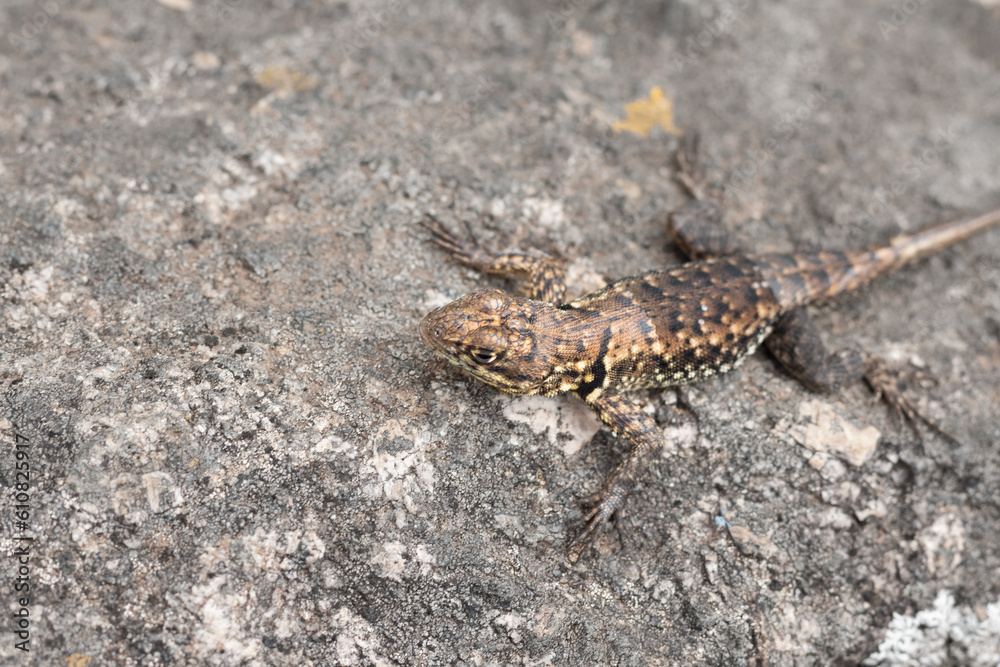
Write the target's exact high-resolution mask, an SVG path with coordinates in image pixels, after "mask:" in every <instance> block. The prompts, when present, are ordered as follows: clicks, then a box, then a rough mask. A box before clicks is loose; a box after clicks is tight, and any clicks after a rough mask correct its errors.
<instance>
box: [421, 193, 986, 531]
mask: <svg viewBox="0 0 1000 667" xmlns="http://www.w3.org/2000/svg"><path fill="white" fill-rule="evenodd" d="M682 182H685V183H686V185H687V187H688V189H689V191H690V192H692V194H695V195H696V196H697V195H698V193H697V190H696V189H695V188H694V187H693V186H692V185H691V183H692V181H690V180H688V181H683V180H682ZM719 218H720V212H719V209H718V208H717V207H716V206H715V205H714V204H711V203H709V202H707V201H703V200H699V199H696V200H695V201H692V202H690V203H688V204H687V205H686V206H685V207H683V208H682V209H681V210H680V211H678V212H676V213H674V214H672V215H671V216H670V218H669V225H670V229H671V232H672V234H673V236H674V238H675V240H676V242H677V243H678V244H679V246H680V247H681V248H682V249H683V250H684V252H685V253H686V254H687V255H688V256H689V257H690V258H691V259H692V260H694V261H691V262H688V263H686V264H683V265H680V266H677V267H675V268H670V269H666V270H663V271H652V272H649V273H643V274H640V275H636V276H632V277H629V278H623V279H621V280H618V281H617V282H614V283H612V284H610V285H608V286H607V287H605V288H604V289H602V290H599V291H597V292H593V293H591V294H587V295H586V296H583V297H581V298H579V299H576V300H575V301H572V302H569V303H565V302H564V299H563V295H564V293H565V282H564V271H563V267H562V265H561V263H560V262H559V261H557V260H556V259H554V258H552V257H550V256H548V255H545V254H544V253H540V252H537V251H536V252H518V251H514V252H505V253H494V252H491V251H489V250H487V249H485V248H483V247H482V246H480V245H479V244H478V243H477V242H476V241H475V240H474V238H471V230H470V232H469V234H470V240H461V239H459V238H458V237H456V236H454V235H453V234H452V233H451V232H449V231H448V230H447V229H446V228H445V227H444V226H443V225H442V224H441V223H440V222H439V221H438V220H437V219H436V218H434V217H433V216H427V218H425V220H424V222H423V224H424V226H425V227H426V228H427V229H428V230H429V231H430V232H431V234H432V235H433V237H434V240H435V241H436V243H437V244H438V245H440V246H441V247H442V248H444V249H445V250H446V251H448V253H450V255H451V256H452V257H453V258H454V259H455V260H456V261H458V262H459V263H461V264H464V265H466V266H469V267H472V268H474V269H477V270H479V271H482V272H484V273H489V274H495V275H500V276H505V277H510V278H518V279H520V280H521V281H522V285H521V291H522V292H523V294H524V295H525V296H514V295H510V294H506V293H504V292H502V291H500V290H498V289H486V290H480V291H477V292H473V293H471V294H468V295H466V296H463V297H462V298H460V299H458V300H457V301H454V302H452V303H449V304H448V305H446V306H443V307H441V308H438V309H437V310H435V311H433V312H431V313H429V314H428V315H427V316H426V317H425V318H424V320H423V321H422V322H421V323H420V335H421V337H422V338H423V340H424V342H426V343H427V345H429V346H430V348H431V349H432V350H433V351H434V353H435V354H437V355H438V356H440V357H442V358H444V359H446V360H447V361H449V362H451V363H452V364H454V365H456V366H458V367H459V368H461V369H462V370H464V371H466V372H467V373H469V374H470V375H472V376H474V377H476V378H478V379H480V380H482V381H483V382H486V383H487V384H490V385H493V386H495V387H497V388H499V389H501V390H502V391H505V392H507V393H511V394H520V395H535V394H540V395H543V396H552V395H555V394H561V393H564V392H573V393H575V394H576V395H577V396H579V397H580V398H581V399H582V400H583V401H584V402H585V403H586V404H587V405H589V406H590V407H591V408H592V409H593V410H594V411H595V412H596V413H597V415H598V417H600V419H601V420H602V421H603V422H604V423H605V424H607V425H608V426H609V427H611V430H612V431H613V432H614V433H615V435H617V436H620V437H623V438H625V439H626V440H627V441H628V443H629V445H630V446H631V451H630V452H629V454H628V455H627V456H626V458H625V459H624V460H623V461H622V462H621V464H620V465H619V466H618V467H617V469H616V470H615V471H614V472H613V473H611V475H609V476H608V477H607V479H606V480H605V481H604V483H603V485H602V486H601V488H600V490H599V491H597V492H596V493H594V494H592V495H590V496H588V497H586V498H584V499H582V500H581V501H580V502H581V504H582V505H583V507H584V509H585V511H584V515H583V517H582V518H581V519H580V521H578V522H577V527H578V529H579V532H578V534H577V535H576V537H575V538H574V539H573V540H572V542H571V543H570V547H571V548H576V547H579V546H582V545H583V544H585V543H586V542H587V541H589V540H590V539H591V538H592V537H593V535H594V531H595V530H596V529H597V528H598V527H599V526H600V525H601V524H603V523H604V522H606V521H608V520H609V519H610V518H611V517H612V516H613V515H615V514H616V513H617V512H618V511H619V510H620V509H621V507H622V505H623V503H624V501H625V498H626V497H627V496H628V494H629V492H630V491H631V490H632V488H633V487H634V486H635V484H636V482H637V481H638V480H639V478H640V477H641V476H642V474H643V471H644V470H645V469H646V468H647V466H648V465H649V463H650V462H651V460H652V459H653V457H654V456H655V455H656V453H657V452H658V451H659V450H660V448H661V446H662V437H661V436H660V434H659V431H658V429H657V426H656V423H655V421H654V420H653V418H652V417H651V416H650V415H648V414H646V413H645V412H644V411H643V410H642V409H641V407H640V406H639V404H637V403H636V402H634V401H632V400H629V399H628V398H626V397H625V396H623V395H622V394H623V392H627V391H629V390H632V389H639V388H651V387H672V386H677V385H683V384H687V383H691V382H697V381H699V380H704V379H706V378H709V377H712V376H714V375H718V374H721V373H726V372H728V371H730V370H732V369H733V368H736V367H737V366H739V365H740V363H741V362H742V361H743V360H744V359H745V358H746V357H747V356H749V355H750V354H752V353H753V352H754V350H756V349H757V347H758V346H759V345H760V344H761V343H764V344H765V345H766V346H767V347H768V349H769V350H770V351H771V352H772V353H773V354H774V356H775V357H776V358H777V359H778V360H779V362H780V363H781V364H782V365H783V366H785V367H786V368H787V369H788V370H789V372H791V373H792V374H793V375H794V376H795V377H797V378H798V379H799V380H801V381H802V382H803V383H804V384H805V385H806V386H808V387H809V388H811V389H813V390H816V391H832V390H835V389H837V388H838V387H840V386H842V385H844V384H847V383H849V382H854V381H857V380H860V379H862V378H864V379H865V380H867V381H868V383H869V384H870V385H871V386H872V388H873V390H875V391H876V393H879V394H881V395H882V396H883V398H885V399H886V401H887V402H888V403H889V404H890V405H892V406H893V407H894V408H896V409H897V410H899V411H900V412H902V413H903V414H904V415H905V416H906V417H907V418H908V419H909V420H911V421H912V422H917V421H922V422H924V423H926V424H927V425H929V426H931V427H932V428H935V430H938V432H940V433H943V432H942V431H940V430H939V429H937V428H936V426H935V425H934V424H933V422H931V421H929V420H927V419H925V418H924V417H923V415H921V414H920V413H919V412H918V411H917V410H916V408H915V406H914V405H913V404H912V403H911V402H910V401H909V400H908V399H906V398H905V397H904V396H903V394H902V393H901V392H900V390H899V387H898V385H897V383H896V381H895V376H894V375H893V374H892V373H891V371H889V369H888V367H887V366H886V365H885V364H884V363H883V362H881V361H880V360H879V359H877V358H874V357H870V356H865V355H862V354H860V353H857V352H853V351H846V352H839V353H830V352H828V351H827V350H826V349H825V347H824V346H823V344H822V342H821V340H820V338H819V336H818V335H817V333H816V331H815V330H814V328H813V326H812V325H811V323H810V321H809V318H808V315H807V314H806V311H805V309H804V306H805V305H806V304H808V303H812V302H816V301H821V300H824V299H828V298H831V297H834V296H837V295H839V294H842V293H844V292H849V291H851V290H853V289H856V288H857V287H858V286H860V285H862V284H864V283H866V282H868V281H869V280H871V279H872V278H874V277H876V276H879V275H882V274H884V273H886V272H888V271H891V270H892V269H895V268H897V267H899V266H900V265H902V264H904V263H906V262H909V261H911V260H914V259H917V258H920V257H924V256H927V255H929V254H931V253H933V252H935V251H937V250H940V249H941V248H944V247H945V246H947V245H950V244H952V243H955V242H957V241H960V240H962V239H966V238H968V237H970V236H972V235H973V234H976V233H978V232H980V231H983V230H984V229H986V228H988V227H990V226H992V225H996V224H998V223H1000V210H996V211H992V212H990V213H986V214H983V215H980V216H977V217H973V218H970V219H963V220H958V221H953V222H946V223H943V224H939V225H937V226H933V227H929V228H927V229H925V230H923V231H920V232H917V233H915V234H913V235H909V236H900V237H897V238H895V239H893V240H892V242H891V243H890V244H889V245H887V246H883V247H877V248H873V249H870V250H863V251H855V252H811V253H795V254H759V255H758V254H752V253H748V252H744V249H743V248H742V246H741V244H740V243H738V242H736V241H734V240H733V238H731V237H729V236H727V235H725V234H722V233H720V231H719V227H718V225H717V223H718V221H719Z"/></svg>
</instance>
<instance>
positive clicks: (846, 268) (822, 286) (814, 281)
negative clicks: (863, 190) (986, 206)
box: [761, 209, 1000, 308]
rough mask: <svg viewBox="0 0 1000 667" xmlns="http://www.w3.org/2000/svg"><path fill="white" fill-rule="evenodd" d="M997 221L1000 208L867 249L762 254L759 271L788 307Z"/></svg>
mask: <svg viewBox="0 0 1000 667" xmlns="http://www.w3.org/2000/svg"><path fill="white" fill-rule="evenodd" d="M997 224H1000V209H997V210H994V211H990V212H989V213H984V214H982V215H978V216H975V217H973V218H963V219H959V220H952V221H949V222H944V223H941V224H938V225H934V226H931V227H928V228H926V229H923V230H921V231H919V232H916V233H914V234H907V235H902V236H897V237H896V238H894V239H892V241H890V243H889V245H887V246H882V247H878V248H873V249H871V250H862V251H854V252H817V253H803V254H795V255H791V256H787V257H786V258H785V260H784V261H783V262H782V261H777V262H775V261H774V259H777V258H776V256H771V255H765V256H763V257H762V259H763V260H764V261H763V263H762V270H761V273H762V275H763V276H764V277H765V278H766V280H767V282H768V285H769V286H770V287H771V289H772V290H773V291H774V293H775V294H776V295H777V297H778V300H779V302H780V303H781V305H782V307H783V308H791V307H794V306H798V305H802V304H805V303H810V302H813V301H822V300H825V299H829V298H831V297H834V296H837V295H838V294H842V293H844V292H849V291H851V290H853V289H856V288H857V287H860V286H861V285H863V284H864V283H867V282H868V281H870V280H872V279H874V278H877V277H878V276H881V275H883V274H885V273H888V272H890V271H892V270H894V269H896V268H898V267H900V266H902V265H903V264H906V263H908V262H912V261H914V260H916V259H920V258H922V257H927V256H928V255H931V254H933V253H935V252H937V251H939V250H941V249H942V248H945V247H947V246H949V245H951V244H953V243H958V242H959V241H962V240H965V239H967V238H969V237H970V236H974V235H976V234H978V233H980V232H982V231H983V230H985V229H988V228H990V227H992V226H994V225H997Z"/></svg>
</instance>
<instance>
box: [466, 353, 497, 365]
mask: <svg viewBox="0 0 1000 667" xmlns="http://www.w3.org/2000/svg"><path fill="white" fill-rule="evenodd" d="M471 354H472V360H473V361H475V362H476V363H477V364H480V365H482V366H485V365H487V364H492V363H493V362H494V361H496V360H497V353H496V352H494V351H493V350H483V349H474V350H472V352H471Z"/></svg>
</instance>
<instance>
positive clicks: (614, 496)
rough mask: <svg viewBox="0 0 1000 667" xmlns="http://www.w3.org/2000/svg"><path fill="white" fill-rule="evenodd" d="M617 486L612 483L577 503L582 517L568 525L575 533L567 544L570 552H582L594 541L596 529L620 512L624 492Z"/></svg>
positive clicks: (623, 500)
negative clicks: (581, 511)
mask: <svg viewBox="0 0 1000 667" xmlns="http://www.w3.org/2000/svg"><path fill="white" fill-rule="evenodd" d="M618 486H619V485H617V484H615V483H614V481H612V482H610V483H608V484H606V485H605V487H604V488H603V489H601V490H600V491H598V492H596V493H592V494H590V495H589V496H585V497H583V498H580V500H578V501H577V502H578V503H579V505H580V506H581V508H582V509H583V516H582V517H580V518H579V519H577V520H576V521H574V522H573V523H572V524H570V532H573V533H576V537H574V538H573V539H572V540H571V541H570V543H569V549H570V551H576V552H579V551H582V550H583V548H584V547H586V546H587V545H588V544H590V542H591V541H592V540H593V539H594V535H595V534H596V532H597V529H598V528H600V527H601V526H602V525H604V524H605V523H607V522H609V521H611V520H612V519H613V518H614V517H615V516H616V515H617V514H618V513H619V512H620V511H621V508H622V505H623V504H624V502H625V495H626V492H623V491H624V489H623V488H618Z"/></svg>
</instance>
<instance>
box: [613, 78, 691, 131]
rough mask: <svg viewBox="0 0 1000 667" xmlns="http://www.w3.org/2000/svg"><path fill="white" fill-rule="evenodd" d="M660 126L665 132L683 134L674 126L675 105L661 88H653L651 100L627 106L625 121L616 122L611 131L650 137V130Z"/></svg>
mask: <svg viewBox="0 0 1000 667" xmlns="http://www.w3.org/2000/svg"><path fill="white" fill-rule="evenodd" d="M657 125H659V126H660V127H662V128H663V131H664V132H669V133H671V134H677V135H679V134H681V131H680V130H679V129H678V128H676V127H675V126H674V104H673V102H671V101H670V100H669V99H668V98H666V97H664V95H663V91H662V90H660V87H659V86H653V89H652V90H650V91H649V98H648V99H644V100H635V101H634V102H629V103H628V104H626V105H625V119H624V120H618V121H615V123H614V125H612V126H611V129H612V130H614V131H615V132H621V131H622V130H625V131H627V132H632V133H634V134H638V135H639V136H642V137H648V136H649V132H650V130H652V129H653V128H654V127H656V126H657Z"/></svg>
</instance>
